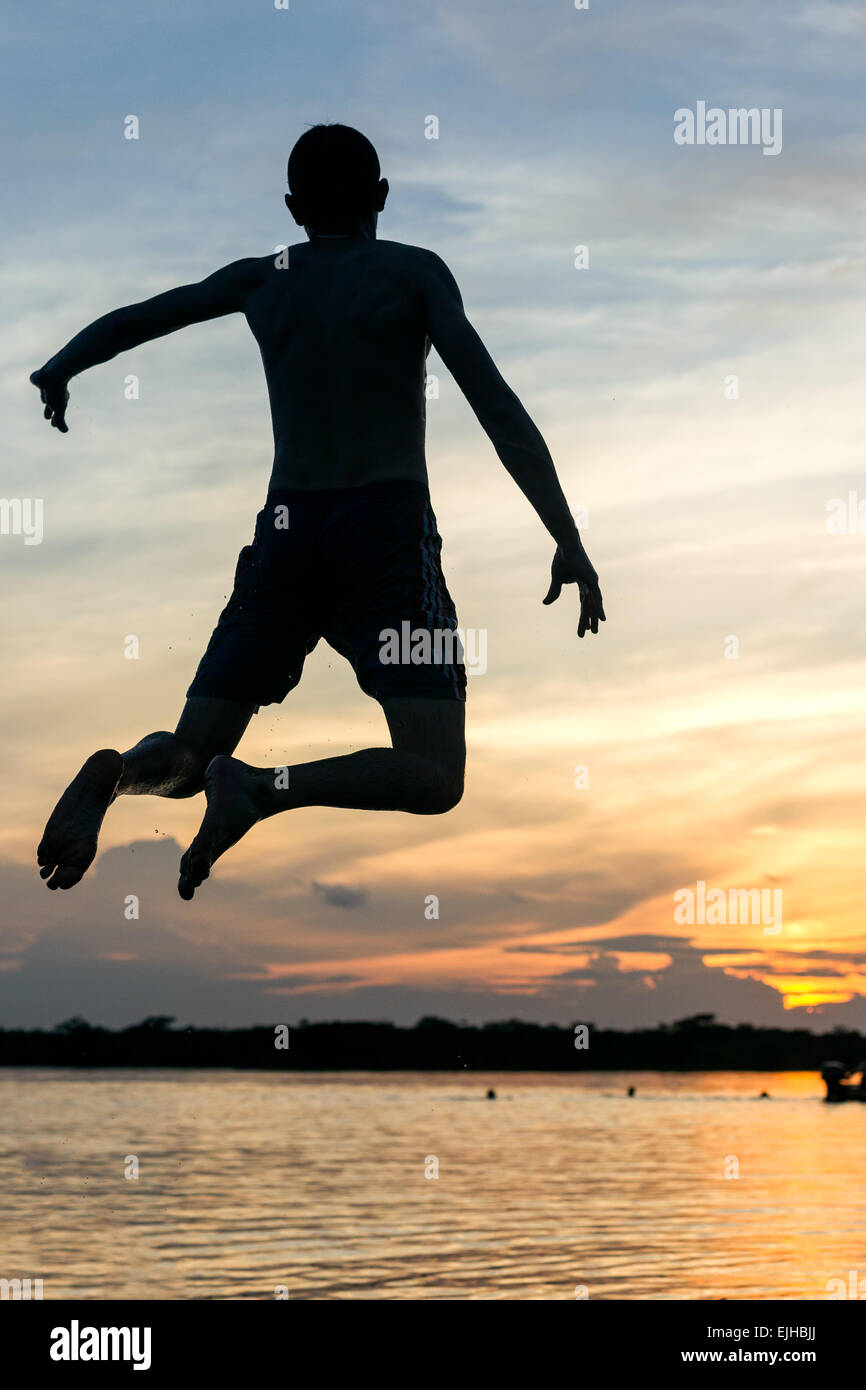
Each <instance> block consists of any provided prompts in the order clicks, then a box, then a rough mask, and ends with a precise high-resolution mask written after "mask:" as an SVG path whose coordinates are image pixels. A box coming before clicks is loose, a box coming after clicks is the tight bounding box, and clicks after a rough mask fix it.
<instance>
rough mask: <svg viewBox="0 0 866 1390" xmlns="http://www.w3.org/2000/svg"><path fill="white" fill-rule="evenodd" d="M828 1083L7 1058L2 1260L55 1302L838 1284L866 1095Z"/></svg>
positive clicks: (682, 1292) (654, 1292) (852, 1243)
mask: <svg viewBox="0 0 866 1390" xmlns="http://www.w3.org/2000/svg"><path fill="white" fill-rule="evenodd" d="M631 1084H633V1085H635V1086H636V1088H637V1095H636V1096H635V1097H634V1098H633V1099H627V1098H626V1094H625V1093H626V1090H627V1087H628V1086H629V1085H631ZM488 1087H494V1088H495V1090H496V1092H497V1096H498V1099H497V1100H496V1101H495V1102H493V1101H487V1100H485V1098H484V1097H485V1093H486V1091H487V1088H488ZM762 1090H766V1091H769V1092H770V1095H771V1097H772V1099H771V1100H763V1101H762V1100H758V1099H757V1097H758V1096H759V1094H760V1092H761V1091H762ZM822 1092H823V1087H822V1086H821V1083H820V1080H819V1079H818V1077H817V1076H816V1075H814V1074H806V1073H784V1074H782V1073H772V1074H766V1073H746V1074H744V1073H730V1072H727V1073H719V1072H716V1073H693V1074H678V1075H671V1074H662V1073H647V1072H636V1073H623V1072H618V1073H610V1072H606V1073H592V1074H584V1075H581V1076H576V1075H551V1074H530V1073H509V1074H498V1075H494V1074H491V1073H484V1074H479V1073H472V1074H468V1073H465V1072H464V1073H459V1074H455V1073H437V1074H429V1073H427V1074H423V1073H391V1074H384V1075H383V1074H369V1073H367V1074H349V1073H341V1074H333V1073H331V1074H326V1075H313V1074H297V1073H292V1074H282V1075H276V1074H272V1073H267V1074H265V1073H261V1072H255V1073H253V1072H197V1071H177V1072H174V1071H161V1072H154V1071H124V1072H114V1073H107V1072H84V1071H82V1072H68V1071H59V1070H57V1071H48V1070H38V1071H37V1070H30V1069H24V1068H21V1069H14V1070H5V1071H2V1072H0V1105H2V1114H3V1117H4V1124H3V1130H2V1134H0V1185H2V1191H3V1197H4V1200H3V1203H2V1215H0V1249H2V1251H3V1255H2V1264H3V1267H2V1268H0V1276H2V1277H6V1278H13V1277H16V1276H18V1277H26V1276H28V1275H29V1276H31V1277H34V1278H36V1277H41V1278H42V1279H43V1280H44V1294H45V1298H46V1299H48V1298H99V1299H104V1298H120V1299H126V1298H171V1299H186V1298H217V1299H237V1298H254V1299H263V1298H273V1297H274V1291H275V1289H276V1288H277V1286H279V1285H286V1286H287V1287H288V1290H289V1297H290V1298H387V1299H392V1298H401V1299H405V1298H414V1299H442V1298H456V1299H560V1298H568V1299H573V1298H574V1297H575V1288H576V1286H579V1285H585V1286H586V1287H587V1289H588V1292H589V1297H590V1298H644V1299H683V1298H698V1299H714V1298H754V1299H763V1298H806V1299H821V1298H826V1297H827V1280H828V1279H831V1278H842V1279H845V1280H846V1281H847V1278H848V1271H849V1270H852V1269H854V1270H859V1271H860V1272H861V1273H866V1214H864V1204H863V1201H862V1196H861V1191H860V1188H861V1184H860V1167H861V1165H862V1162H863V1148H864V1139H866V1106H861V1105H842V1106H826V1105H822V1104H821V1103H820V1097H821V1095H822ZM127 1155H136V1156H137V1158H138V1160H139V1165H140V1177H139V1178H138V1180H137V1181H136V1180H128V1179H126V1178H124V1161H125V1159H126V1157H127ZM428 1156H433V1157H435V1158H436V1159H438V1164H439V1176H438V1178H437V1179H432V1180H431V1179H427V1178H426V1177H425V1161H426V1160H427V1158H428ZM732 1160H734V1162H732ZM737 1167H738V1170H739V1177H737V1178H731V1177H726V1171H728V1172H733V1171H736V1169H737Z"/></svg>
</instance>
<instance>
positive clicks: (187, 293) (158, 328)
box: [30, 257, 262, 434]
mask: <svg viewBox="0 0 866 1390" xmlns="http://www.w3.org/2000/svg"><path fill="white" fill-rule="evenodd" d="M261 267H262V261H261V260H259V259H256V258H252V257H250V258H247V259H245V260H242V261H233V262H232V264H231V265H227V266H223V267H222V269H221V270H217V271H215V272H214V274H213V275H209V276H208V277H207V278H206V279H205V280H200V281H199V282H198V283H197V284H194V285H180V286H179V287H178V288H177V289H174V290H168V291H167V292H166V293H165V294H157V295H154V297H153V298H152V299H145V300H143V301H142V302H141V303H140V304H129V305H127V306H126V307H125V308H123V309H114V310H112V312H111V313H110V314H104V315H103V316H102V318H99V319H96V320H95V321H94V322H93V323H91V324H89V325H88V327H87V328H83V329H82V330H81V332H80V333H77V334H76V335H75V337H74V338H72V339H71V340H70V341H69V342H68V343H67V344H66V346H65V347H63V348H61V349H60V351H59V352H58V353H55V355H54V356H53V357H51V358H49V360H48V361H47V362H46V363H45V365H44V366H43V367H40V368H39V370H38V371H36V372H33V374H32V375H31V377H30V380H31V381H32V383H33V385H34V386H36V387H37V388H38V389H39V391H40V393H41V396H42V402H43V404H44V406H45V418H46V419H48V420H51V423H52V425H53V426H54V427H55V428H56V429H59V430H61V431H62V433H64V434H65V433H66V403H67V402H68V400H69V393H68V391H67V390H66V383H67V382H68V381H69V380H70V379H71V378H72V377H74V376H78V375H79V374H80V373H81V372H84V371H87V370H88V368H90V367H95V366H97V365H98V364H99V363H100V362H108V361H110V360H111V358H113V357H116V356H117V355H118V353H121V352H128V351H129V349H130V348H134V347H138V346H140V344H141V343H147V342H151V341H152V340H153V339H154V338H163V337H165V336H166V334H168V333H175V332H177V330H178V329H179V328H185V327H187V325H189V324H192V323H203V322H205V321H206V320H208V319H215V318H220V317H222V316H223V315H225V314H232V313H239V312H240V311H241V310H242V309H243V307H244V300H245V297H246V295H247V294H248V293H249V291H250V290H251V289H254V288H255V287H256V285H257V284H258V283H259V282H260V278H261V273H262V271H261Z"/></svg>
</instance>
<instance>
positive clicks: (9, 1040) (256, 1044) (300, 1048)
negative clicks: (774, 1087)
mask: <svg viewBox="0 0 866 1390" xmlns="http://www.w3.org/2000/svg"><path fill="white" fill-rule="evenodd" d="M174 1022H175V1020H174V1019H173V1018H170V1017H168V1016H165V1015H156V1016H153V1017H150V1018H146V1019H144V1020H143V1021H142V1022H141V1023H136V1024H134V1025H133V1026H132V1027H129V1028H121V1029H116V1030H115V1029H110V1028H99V1027H94V1026H93V1025H91V1024H90V1023H88V1022H87V1021H86V1020H85V1019H83V1018H70V1019H67V1020H66V1022H64V1023H60V1024H58V1025H57V1027H56V1028H53V1029H50V1030H45V1031H43V1030H39V1029H35V1030H34V1029H30V1030H22V1029H2V1028H0V1066H7V1067H20V1066H33V1067H226V1068H237V1069H241V1070H256V1071H464V1070H469V1071H554V1072H560V1071H817V1070H818V1069H819V1068H820V1066H821V1064H822V1063H823V1062H825V1061H827V1060H829V1059H830V1058H837V1059H838V1060H840V1061H842V1062H845V1063H847V1065H849V1066H850V1067H852V1068H857V1067H858V1064H859V1063H860V1062H861V1060H862V1059H863V1058H866V1038H864V1036H863V1035H862V1034H861V1033H857V1032H853V1031H850V1030H848V1029H844V1028H835V1029H834V1030H833V1031H832V1032H830V1033H812V1032H810V1031H809V1030H808V1029H805V1028H800V1029H787V1028H759V1027H754V1026H753V1025H752V1024H749V1023H741V1024H738V1025H736V1026H731V1025H728V1024H724V1023H717V1022H716V1018H715V1015H714V1014H694V1015H693V1016H692V1017H690V1018H682V1019H679V1020H677V1021H676V1022H674V1023H665V1024H660V1025H659V1026H658V1027H655V1028H642V1029H634V1030H631V1031H628V1032H626V1031H621V1030H619V1029H616V1028H596V1027H595V1026H594V1025H593V1024H574V1025H572V1026H570V1027H563V1026H561V1025H559V1024H552V1023H551V1024H539V1023H522V1022H521V1021H520V1020H519V1019H508V1020H505V1021H503V1022H501V1023H484V1024H481V1025H477V1026H476V1025H472V1024H466V1023H451V1022H449V1021H448V1020H447V1019H444V1018H422V1019H421V1020H420V1021H419V1022H418V1023H416V1024H415V1025H414V1027H412V1028H402V1027H398V1026H397V1025H396V1024H393V1023H310V1022H309V1021H308V1020H306V1019H302V1020H301V1022H300V1023H298V1024H297V1025H294V1024H293V1025H292V1026H291V1027H288V1028H287V1027H286V1026H285V1025H282V1024H277V1025H273V1026H269V1025H260V1026H257V1027H253V1028H183V1027H181V1028H175V1027H172V1025H173V1024H174Z"/></svg>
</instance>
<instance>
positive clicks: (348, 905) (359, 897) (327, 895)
mask: <svg viewBox="0 0 866 1390" xmlns="http://www.w3.org/2000/svg"><path fill="white" fill-rule="evenodd" d="M313 891H314V892H316V893H318V895H319V897H320V898H323V899H324V901H325V902H326V903H329V904H330V906H331V907H342V908H345V909H346V910H347V911H350V910H351V909H353V908H356V907H363V906H364V903H365V902H366V901H367V891H366V889H364V888H347V887H346V886H345V885H344V884H342V883H317V882H316V881H315V879H314V880H313Z"/></svg>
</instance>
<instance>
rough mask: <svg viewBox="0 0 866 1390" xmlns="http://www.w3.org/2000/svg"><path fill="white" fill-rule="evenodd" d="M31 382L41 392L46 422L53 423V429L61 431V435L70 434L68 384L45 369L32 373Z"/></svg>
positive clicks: (41, 368)
mask: <svg viewBox="0 0 866 1390" xmlns="http://www.w3.org/2000/svg"><path fill="white" fill-rule="evenodd" d="M30 380H31V381H32V383H33V385H34V386H35V387H36V389H37V390H38V392H39V397H40V400H41V401H42V404H43V405H44V407H45V409H44V411H43V412H42V413H43V415H44V416H45V419H46V420H50V421H51V427H52V429H55V430H60V433H61V434H68V433H69V426H68V425H67V423H66V407H67V405H68V404H69V392H68V390H67V389H66V382H65V381H64V380H63V378H62V377H59V376H56V375H55V374H54V373H53V372H51V371H49V370H48V369H47V368H45V367H40V368H39V370H38V372H31V374H30Z"/></svg>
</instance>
